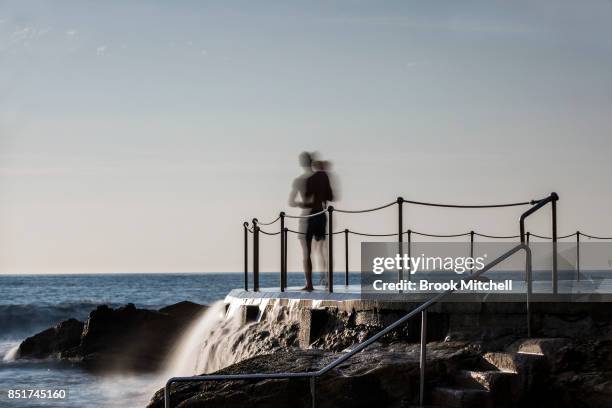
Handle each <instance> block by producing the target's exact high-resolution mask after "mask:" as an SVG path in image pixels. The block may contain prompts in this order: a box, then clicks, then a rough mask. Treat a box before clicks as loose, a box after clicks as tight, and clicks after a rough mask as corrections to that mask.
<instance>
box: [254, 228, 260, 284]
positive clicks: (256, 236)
mask: <svg viewBox="0 0 612 408" xmlns="http://www.w3.org/2000/svg"><path fill="white" fill-rule="evenodd" d="M253 291H255V292H259V227H258V226H257V218H253Z"/></svg>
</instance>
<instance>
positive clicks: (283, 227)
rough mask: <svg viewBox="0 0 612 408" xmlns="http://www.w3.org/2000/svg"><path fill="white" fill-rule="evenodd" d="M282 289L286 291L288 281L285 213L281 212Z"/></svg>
mask: <svg viewBox="0 0 612 408" xmlns="http://www.w3.org/2000/svg"><path fill="white" fill-rule="evenodd" d="M278 236H279V238H280V290H281V292H284V291H285V287H286V286H287V283H286V282H285V213H284V212H283V211H281V213H280V232H279V234H278Z"/></svg>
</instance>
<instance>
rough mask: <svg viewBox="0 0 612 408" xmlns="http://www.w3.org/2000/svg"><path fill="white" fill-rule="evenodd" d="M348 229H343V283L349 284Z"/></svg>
mask: <svg viewBox="0 0 612 408" xmlns="http://www.w3.org/2000/svg"><path fill="white" fill-rule="evenodd" d="M348 236H349V230H348V228H347V229H345V230H344V285H345V286H348V285H349V244H348V242H349V241H348Z"/></svg>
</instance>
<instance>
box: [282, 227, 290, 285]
mask: <svg viewBox="0 0 612 408" xmlns="http://www.w3.org/2000/svg"><path fill="white" fill-rule="evenodd" d="M283 235H284V240H285V248H284V249H285V253H284V257H283V262H284V265H283V268H284V269H283V270H284V271H285V288H286V287H287V285H288V284H287V247H288V242H289V241H288V239H287V238H288V237H289V228H287V227H285V228H284V231H283Z"/></svg>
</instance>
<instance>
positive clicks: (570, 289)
mask: <svg viewBox="0 0 612 408" xmlns="http://www.w3.org/2000/svg"><path fill="white" fill-rule="evenodd" d="M300 289H301V287H298V286H292V287H287V288H286V289H285V291H281V290H280V288H260V290H259V291H258V292H254V291H253V290H248V291H247V290H244V289H233V290H232V291H231V292H230V293H229V294H228V295H227V300H231V299H236V300H242V301H243V303H244V302H246V303H259V302H261V301H262V300H265V299H268V300H270V299H275V300H281V299H282V300H293V301H303V302H302V303H305V302H308V303H314V304H322V303H325V304H330V303H334V302H350V303H355V302H373V301H374V302H376V303H383V304H384V303H387V302H392V303H395V302H399V303H410V304H412V303H423V302H425V301H427V300H429V299H430V298H432V297H433V296H435V295H436V294H438V293H439V292H432V291H411V292H410V293H401V294H400V293H398V295H396V296H393V297H391V296H386V295H385V296H380V295H378V294H371V293H362V290H361V286H360V285H349V286H345V285H334V292H333V293H329V292H328V291H327V290H326V289H325V288H324V287H322V286H315V290H314V291H312V292H307V291H302V290H300ZM526 293H527V285H526V283H525V282H524V281H516V280H514V281H513V290H512V292H511V293H488V292H471V293H466V292H454V293H452V294H450V295H449V296H447V297H446V298H445V299H444V300H443V302H447V303H448V302H450V303H456V302H460V303H463V302H474V301H476V302H487V303H490V302H496V303H506V302H517V303H525V301H526ZM530 301H531V302H570V303H573V302H587V303H590V302H612V279H598V280H591V279H589V280H583V281H575V280H571V281H570V280H562V281H559V282H558V293H557V294H553V293H552V284H551V282H550V281H535V282H533V292H532V296H531V299H530Z"/></svg>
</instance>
